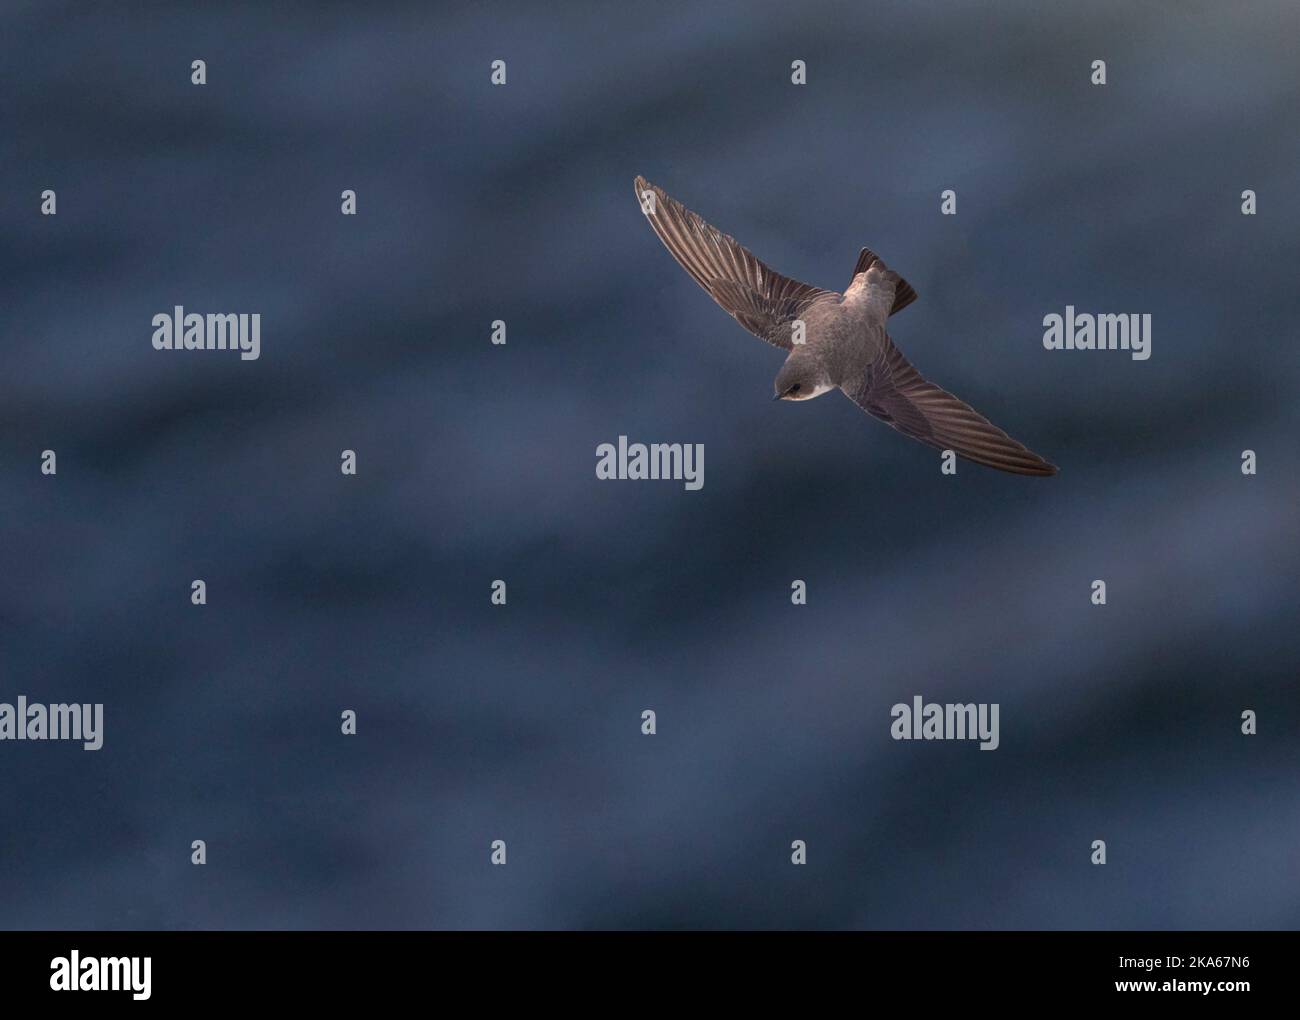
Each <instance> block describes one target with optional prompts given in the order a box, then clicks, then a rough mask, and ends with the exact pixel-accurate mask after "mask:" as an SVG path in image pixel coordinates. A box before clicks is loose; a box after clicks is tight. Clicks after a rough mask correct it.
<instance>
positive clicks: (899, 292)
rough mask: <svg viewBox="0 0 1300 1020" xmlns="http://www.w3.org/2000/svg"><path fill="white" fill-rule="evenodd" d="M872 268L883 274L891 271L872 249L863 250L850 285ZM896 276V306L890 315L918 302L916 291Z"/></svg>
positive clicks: (890, 311) (895, 274)
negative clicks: (876, 267)
mask: <svg viewBox="0 0 1300 1020" xmlns="http://www.w3.org/2000/svg"><path fill="white" fill-rule="evenodd" d="M872 266H878V267H879V268H880V270H881V272H889V271H890V269H889V267H888V266H887V265H885V260H884V259H882V258H881V257H880V256H879V255H877V254H876V253H875V252H874V251H872V250H871V249H870V248H863V249H862V253H861V254H860V255H859V256H858V264H857V265H856V266H854V267H853V275H852V276H851V277H849V285H850V286H852V285H853V281H854V280H856V279H857V278H858V274H859V273H865V272H866V271H867V270H868V269H870V268H871V267H872ZM894 276H895V277H897V280H898V282H897V283H896V284H895V285H894V304H893V307H891V308H890V309H889V314H890V315H893V314H894V313H895V312H901V311H902V310H903V309H904V308H906V307H907V306H908V305H910V304H911V303H912V302H913V301H915V300H916V291H914V290H913V289H912V285H911V284H910V283H908V282H907V281H906V280H904V279H903V278H902V277H901V276H899V275H898V274H897V273H894Z"/></svg>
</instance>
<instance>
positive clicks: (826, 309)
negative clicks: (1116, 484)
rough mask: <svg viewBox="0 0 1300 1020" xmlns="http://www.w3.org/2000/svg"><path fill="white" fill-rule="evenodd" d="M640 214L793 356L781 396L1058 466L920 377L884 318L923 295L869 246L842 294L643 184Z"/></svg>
mask: <svg viewBox="0 0 1300 1020" xmlns="http://www.w3.org/2000/svg"><path fill="white" fill-rule="evenodd" d="M635 186H636V194H637V199H638V200H639V201H640V202H641V211H642V212H644V213H645V215H646V218H647V219H648V220H649V221H650V226H651V227H653V228H654V232H655V233H656V234H658V235H659V240H661V241H663V243H664V246H665V247H667V249H668V250H669V251H670V252H671V253H672V255H673V258H675V259H676V260H677V261H678V262H679V263H680V264H681V267H682V268H683V269H685V270H686V271H687V272H688V273H690V275H691V278H692V279H694V280H695V282H696V283H698V284H699V285H700V286H701V287H703V288H704V290H705V291H706V292H707V293H708V295H709V296H710V297H711V298H713V300H714V301H716V302H717V303H718V304H719V305H721V306H722V307H723V308H724V309H725V310H726V311H727V312H729V313H730V314H731V315H732V316H733V317H734V318H735V319H736V321H737V322H739V323H740V324H741V325H742V326H744V327H745V328H746V329H747V330H749V331H750V332H751V333H753V334H754V335H755V336H756V337H758V338H759V339H760V340H766V341H767V342H768V343H769V344H772V346H774V347H780V348H781V349H782V350H784V351H788V352H789V356H788V357H787V358H786V360H785V364H784V365H782V366H781V371H780V372H778V373H777V376H776V384H775V388H776V392H775V395H774V398H775V399H778V400H811V399H812V398H813V397H819V396H821V395H822V394H823V393H826V392H828V391H830V390H833V389H839V390H841V391H842V392H843V393H844V394H845V395H846V396H847V397H848V398H849V399H850V400H852V401H853V402H854V403H855V404H857V405H858V406H859V407H860V408H862V410H864V411H866V412H867V413H868V414H870V415H873V416H874V417H876V418H879V419H880V420H881V421H883V422H885V423H886V424H888V425H892V426H893V427H894V428H896V429H897V430H898V431H899V432H901V433H903V435H905V436H911V437H912V438H913V439H919V440H920V441H921V442H923V443H927V444H928V445H930V446H933V447H934V448H935V449H938V450H952V451H953V452H954V453H956V454H957V455H959V456H961V457H965V458H966V459H967V460H973V461H975V462H976V463H978V464H986V465H988V466H989V467H994V468H998V469H999V470H1001V471H1010V472H1013V473H1015V474H1021V475H1054V474H1056V471H1057V469H1056V467H1055V466H1054V465H1052V464H1049V463H1048V462H1047V461H1045V460H1044V459H1043V458H1042V457H1040V456H1038V454H1036V453H1034V452H1033V451H1031V450H1029V449H1027V448H1026V447H1025V446H1023V445H1022V444H1020V443H1018V442H1016V441H1015V440H1014V439H1012V438H1011V437H1010V436H1009V435H1007V434H1006V433H1005V432H1003V431H1002V430H1001V429H1000V428H998V427H997V426H996V425H994V424H992V423H991V422H990V421H989V420H988V419H987V418H985V417H984V416H983V415H981V414H979V413H978V412H977V411H975V410H974V409H973V408H972V407H971V406H970V405H969V404H967V403H964V402H963V401H961V400H958V399H957V398H956V397H954V396H953V395H952V394H951V393H949V392H948V391H947V390H943V389H940V388H939V387H938V386H936V385H934V383H932V382H928V381H927V380H926V379H924V378H922V376H921V373H919V372H918V371H917V370H916V369H915V368H913V367H912V365H911V363H910V362H909V361H908V360H907V359H906V358H904V357H903V355H902V352H900V351H899V349H898V348H897V347H895V346H894V342H893V341H892V340H891V339H890V338H889V334H888V333H886V332H885V320H886V319H887V318H889V316H891V315H893V314H894V313H895V312H897V311H900V310H902V309H903V308H906V307H907V306H908V305H909V304H911V303H912V302H913V301H915V300H916V291H914V290H913V289H912V288H911V286H910V285H909V284H908V283H907V281H906V280H904V279H903V278H902V277H900V276H899V275H898V274H897V273H895V272H894V271H893V270H891V269H890V268H889V267H888V266H886V265H885V263H884V262H883V261H882V260H881V259H880V257H879V256H877V255H876V254H875V253H873V252H872V251H871V250H870V249H868V248H863V249H862V253H861V254H860V255H859V256H858V263H857V265H856V266H854V267H853V277H852V279H851V280H850V281H849V286H848V288H847V289H846V290H845V291H844V293H843V294H841V293H839V292H837V291H833V290H822V289H821V288H820V287H813V286H811V285H810V284H807V283H800V282H799V281H798V280H791V279H790V278H789V277H786V276H782V275H781V274H780V273H777V272H774V271H773V270H772V269H769V268H768V267H767V266H766V265H764V264H763V263H762V262H760V261H759V260H758V259H756V258H755V257H754V256H753V255H752V254H750V253H749V252H748V251H747V250H746V249H745V248H744V247H742V246H741V245H740V244H739V242H737V241H736V239H735V238H734V237H729V236H728V235H726V234H724V233H722V231H720V230H718V229H717V228H716V227H713V226H710V225H709V224H708V223H706V222H705V221H704V220H703V219H701V218H700V217H699V216H698V215H696V214H695V213H693V212H691V210H689V209H687V208H686V207H685V206H684V205H682V204H681V203H680V202H678V201H677V200H676V199H674V198H672V197H670V196H669V195H668V193H667V192H665V191H664V190H663V189H662V188H660V187H658V186H656V185H654V184H651V183H650V182H649V181H647V180H646V179H645V178H644V177H638V178H637V179H636V181H635Z"/></svg>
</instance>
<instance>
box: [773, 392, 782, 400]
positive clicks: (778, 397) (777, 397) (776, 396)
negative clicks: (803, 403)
mask: <svg viewBox="0 0 1300 1020" xmlns="http://www.w3.org/2000/svg"><path fill="white" fill-rule="evenodd" d="M784 396H785V394H784V393H777V394H776V395H775V396H773V397H772V399H773V400H780V399H781V398H782V397H784Z"/></svg>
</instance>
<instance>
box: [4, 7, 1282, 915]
mask: <svg viewBox="0 0 1300 1020" xmlns="http://www.w3.org/2000/svg"><path fill="white" fill-rule="evenodd" d="M1000 6H1001V9H1000V10H998V11H993V10H990V9H989V7H990V5H986V4H982V3H979V4H974V3H973V4H953V5H931V4H916V3H895V4H862V3H851V4H839V5H830V4H815V3H814V4H798V5H791V4H777V3H767V4H754V3H734V4H709V5H674V4H669V5H660V6H656V7H652V8H646V7H639V6H622V5H614V4H600V5H598V4H569V5H567V6H565V5H553V4H546V5H538V4H519V5H511V4H488V3H483V4H454V5H431V4H408V5H383V4H366V5H360V4H355V5H343V4H337V5H327V6H324V7H323V8H319V9H318V8H317V7H316V6H315V5H312V6H307V7H302V8H293V7H289V6H287V5H274V6H271V5H261V4H250V5H247V6H242V7H232V8H229V9H227V10H222V11H218V10H208V11H199V10H197V9H195V10H187V9H185V8H172V7H156V8H155V7H148V8H144V7H141V8H138V9H134V10H118V11H110V10H108V9H103V10H98V9H92V8H90V7H89V6H88V5H82V4H54V3H39V4H19V5H16V6H15V5H13V4H10V5H8V8H7V11H6V13H5V14H4V17H3V23H2V25H0V27H2V28H3V36H2V39H3V42H0V47H2V48H3V52H4V59H3V61H0V97H2V98H0V159H2V162H0V226H2V227H3V229H0V342H2V344H3V348H2V349H3V357H4V370H3V372H2V373H0V520H2V521H3V528H2V530H0V701H6V702H12V701H13V700H14V699H15V698H16V697H17V696H18V695H20V694H25V695H27V696H28V698H29V699H31V700H33V701H45V702H68V701H78V702H83V701H84V702H102V703H103V704H104V713H105V735H104V747H103V749H102V750H100V751H97V752H86V751H82V750H80V749H79V747H77V746H74V745H69V744H66V743H56V742H46V743H16V742H8V741H5V742H0V769H2V770H3V772H2V775H3V794H0V875H3V880H2V881H0V925H3V926H4V927H9V928H31V927H65V926H72V927H92V928H98V927H131V928H134V927H150V928H152V927H165V928H171V927H181V928H188V927H204V928H206V927H252V928H263V927H399V928H404V927H467V926H468V927H495V926H506V927H584V926H595V927H624V926H629V927H647V926H671V927H698V926H708V927H790V926H797V927H879V928H950V927H953V928H986V927H1031V928H1058V927H1071V928H1074V927H1082V928H1093V927H1100V928H1130V927H1149V928H1163V927H1208V926H1218V927H1222V926H1226V927H1232V928H1253V927H1294V926H1295V925H1296V924H1297V923H1298V922H1300V891H1297V890H1300V864H1298V863H1297V862H1298V861H1300V857H1297V854H1296V845H1297V842H1298V841H1300V792H1298V791H1300V786H1298V784H1297V769H1298V767H1300V742H1298V741H1300V707H1298V706H1297V693H1298V683H1297V664H1298V663H1300V628H1298V627H1297V626H1296V615H1297V576H1298V575H1300V542H1297V539H1298V538H1300V527H1298V525H1297V501H1298V499H1300V474H1298V472H1297V434H1300V428H1298V426H1300V410H1297V408H1298V407H1300V402H1298V401H1297V399H1296V393H1297V387H1298V385H1300V336H1298V335H1297V322H1298V321H1300V299H1298V298H1297V288H1296V282H1295V280H1296V269H1297V257H1298V256H1300V242H1298V241H1297V232H1296V223H1297V221H1298V216H1297V214H1298V213H1300V201H1298V200H1297V195H1296V186H1295V181H1296V167H1297V165H1300V134H1298V132H1297V118H1296V114H1295V111H1296V109H1297V108H1298V103H1300V71H1297V65H1296V62H1295V59H1294V51H1293V45H1294V39H1295V37H1296V33H1297V29H1298V28H1300V13H1298V12H1297V9H1296V8H1295V6H1294V4H1291V3H1285V2H1284V3H1262V4H1255V5H1250V6H1249V7H1248V8H1238V7H1234V6H1232V5H1219V4H1201V3H1167V4H1147V5H1136V6H1135V5H1132V4H1118V3H1117V4H1102V5H1085V6H1084V7H1081V8H1080V9H1077V10H1076V9H1075V7H1074V6H1073V5H1068V6H1067V5H1053V6H1054V7H1059V8H1060V9H1059V10H1054V11H1048V10H1044V9H1043V7H1042V5H1039V4H1032V3H1023V4H1012V5H1000ZM1094 8H1095V9H1094ZM197 58H202V59H204V60H206V61H207V66H208V84H207V85H206V86H203V87H196V86H194V85H192V84H191V83H190V63H191V61H192V60H194V59H197ZM498 58H500V59H504V60H506V61H507V82H508V83H507V85H506V86H505V87H493V86H492V85H491V84H490V83H489V65H490V63H491V61H492V60H494V59H498ZM794 59H802V60H805V61H806V62H807V65H808V84H807V85H806V86H805V87H802V88H800V87H795V86H793V85H791V84H790V63H791V61H792V60H794ZM1094 59H1105V60H1106V61H1107V65H1108V79H1109V83H1108V84H1107V85H1106V86H1105V87H1095V86H1093V85H1091V84H1090V83H1089V75H1090V65H1091V62H1092V61H1093V60H1094ZM638 173H642V174H645V175H646V176H647V177H648V178H650V179H651V180H653V181H655V182H656V183H658V184H661V185H663V186H664V187H665V188H666V189H667V190H668V191H669V192H670V193H672V194H674V195H676V196H677V197H678V198H680V199H681V200H683V201H685V202H686V203H687V204H688V205H690V206H691V207H692V208H695V209H697V210H698V211H699V212H701V213H702V214H703V215H705V216H706V217H707V218H709V219H710V220H711V221H712V222H714V223H715V224H717V225H718V226H719V227H721V228H722V229H724V230H726V231H728V232H730V233H733V234H735V235H736V236H737V237H739V238H740V239H741V240H742V241H744V242H745V243H746V244H747V245H748V246H750V247H751V248H752V249H753V250H754V251H755V252H756V253H757V254H758V255H759V256H760V257H761V258H764V259H766V260H767V261H769V262H770V263H772V264H773V265H774V266H775V267H776V268H777V269H779V270H781V271H783V272H786V273H788V274H790V275H793V276H796V277H798V278H800V279H803V280H807V281H809V282H812V283H816V284H818V285H821V286H825V287H832V288H840V287H842V286H844V285H845V284H847V282H848V276H849V273H850V271H851V269H852V267H853V264H854V260H855V258H856V256H857V252H858V249H859V248H860V247H861V246H863V245H868V246H870V247H872V248H873V249H875V250H876V251H878V252H879V253H880V254H881V255H882V256H883V257H884V258H885V259H886V260H887V261H889V263H890V264H891V265H892V266H893V267H895V268H897V269H898V270H899V271H900V272H901V273H902V274H903V276H905V277H906V278H907V279H908V280H909V281H910V282H911V283H912V284H913V285H914V286H915V287H916V289H917V291H918V292H919V293H920V300H919V301H918V302H917V303H916V304H915V305H913V306H912V307H910V308H908V309H907V310H906V311H905V312H903V313H902V314H900V316H899V317H898V318H897V319H895V320H894V321H893V323H892V332H893V335H894V338H895V339H896V341H897V342H898V344H899V345H900V346H901V347H902V348H903V350H904V351H906V352H907V354H908V356H909V357H910V358H911V359H912V360H913V362H914V363H915V364H916V365H917V366H918V367H919V368H920V369H921V371H922V372H924V373H926V374H927V375H930V376H932V377H933V378H935V379H936V381H938V382H939V383H941V384H942V385H944V386H946V387H948V388H950V389H952V390H953V391H954V392H956V393H957V394H959V395H960V396H962V397H964V398H965V399H967V400H969V401H970V402H971V403H972V404H974V405H975V406H976V407H977V408H979V409H980V410H982V411H984V412H985V413H986V414H988V415H989V417H990V418H992V419H993V420H994V421H995V422H996V423H997V424H999V425H1001V426H1003V427H1005V428H1006V429H1007V430H1008V431H1010V432H1011V433H1012V434H1013V435H1015V436H1016V437H1017V438H1020V439H1022V440H1023V441H1025V442H1026V443H1027V444H1028V445H1030V446H1031V447H1033V448H1034V449H1035V450H1038V451H1040V452H1041V453H1042V454H1043V455H1044V456H1046V457H1047V458H1048V459H1050V460H1052V461H1053V462H1054V463H1057V464H1059V465H1060V466H1061V469H1062V470H1061V474H1060V475H1059V476H1058V477H1056V478H1052V479H1025V478H1017V477H1012V476H1008V475H1003V474H1000V473H997V472H993V471H989V470H985V469H981V468H979V467H977V466H974V465H969V464H965V463H963V464H962V465H961V467H960V468H959V471H958V474H957V475H956V476H955V477H944V476H942V475H941V474H940V472H939V469H938V459H937V455H936V454H935V453H934V452H933V451H930V450H929V449H927V448H925V447H922V446H920V445H919V444H915V443H912V442H910V441H908V440H906V439H904V438H902V437H900V436H898V435H896V434H895V433H893V432H892V431H891V430H889V429H888V428H886V427H885V426H883V425H881V424H879V423H876V422H873V421H871V420H870V419H868V418H866V417H865V416H863V415H862V414H861V412H859V411H858V410H857V409H856V408H855V407H853V406H852V405H851V404H850V403H849V402H848V401H847V400H844V399H843V398H841V397H839V396H838V395H834V396H827V397H825V398H824V399H822V400H819V401H816V402H813V403H809V404H802V405H794V404H773V403H772V401H771V399H770V396H771V381H772V378H773V376H774V375H775V373H776V371H777V368H778V367H779V365H780V353H779V352H777V351H774V350H772V349H770V348H767V347H765V346H764V345H763V344H761V343H759V342H758V341H756V340H754V339H753V338H752V337H749V336H748V335H747V334H745V333H744V331H743V330H742V329H741V328H740V327H739V326H738V325H736V324H735V323H734V322H733V321H731V320H730V319H729V318H728V317H727V316H726V315H724V314H723V313H722V312H721V311H720V310H718V309H717V308H716V307H715V306H714V305H713V303H712V302H711V301H710V300H709V299H708V298H707V296H705V295H704V294H703V293H702V292H701V291H700V290H699V289H698V288H697V287H696V286H695V284H694V283H692V282H691V280H690V279H689V278H688V277H687V276H686V275H685V274H684V273H683V272H681V270H680V269H679V268H678V267H677V266H676V265H675V264H674V263H673V261H672V260H671V258H670V257H669V256H668V254H667V253H666V252H665V251H664V250H663V249H662V246H661V245H660V244H659V242H658V241H657V240H656V239H655V237H654V236H653V234H652V233H651V231H650V230H649V229H648V228H647V226H646V224H645V223H644V220H643V217H642V215H641V213H640V211H639V209H638V207H637V204H636V202H635V199H634V197H633V194H632V184H631V182H632V178H633V177H634V175H636V174H638ZM47 188H49V189H54V190H55V191H56V192H57V195H58V199H57V201H58V212H57V215H56V216H53V217H47V216H41V215H40V214H39V207H40V194H41V192H42V191H43V190H45V189H47ZM345 188H347V189H354V190H355V191H356V193H357V196H358V215H357V216H355V217H345V216H342V215H340V212H339V204H340V197H339V196H340V193H341V191H342V190H343V189H345ZM944 189H952V190H954V191H956V193H957V196H958V212H957V215H956V216H952V217H948V216H941V215H940V213H939V194H940V192H941V191H943V190H944ZM1245 189H1252V190H1254V191H1255V192H1256V193H1257V195H1258V209H1259V211H1258V214H1257V215H1255V216H1253V217H1251V216H1243V215H1241V212H1240V205H1241V199H1240V195H1241V192H1242V191H1243V190H1245ZM177 304H181V305H184V306H186V308H188V309H191V310H195V311H203V312H209V311H210V312H258V313H260V314H261V316H262V352H261V357H260V358H259V359H258V360H256V361H247V362H245V361H240V360H239V358H238V357H237V356H234V355H231V354H229V353H222V352H187V353H175V352H159V351H155V350H154V349H153V348H152V347H151V345H150V336H151V332H152V329H151V325H150V320H151V318H152V316H153V315H154V314H155V313H158V312H161V311H169V310H170V309H171V308H172V307H173V306H174V305H177ZM1067 304H1073V305H1075V306H1076V307H1077V308H1078V309H1080V310H1081V311H1091V312H1135V313H1149V314H1150V315H1151V316H1152V321H1153V338H1152V357H1151V359H1150V360H1149V361H1146V362H1137V361H1133V360H1132V359H1131V358H1129V357H1128V355H1127V354H1123V353H1120V352H1091V353H1089V352H1049V351H1046V350H1044V349H1043V346H1042V342H1041V337H1042V332H1043V327H1042V318H1043V316H1044V315H1046V314H1049V313H1052V312H1056V313H1061V312H1063V311H1064V308H1065V306H1066V305H1067ZM496 319H502V320H505V321H506V322H507V324H508V342H507V343H506V345H505V346H493V345H492V344H491V343H490V342H489V333H490V328H491V323H492V321H493V320H496ZM620 434H625V435H628V436H629V437H631V438H632V439H633V440H637V441H642V442H689V443H703V444H704V446H705V449H706V458H705V485H704V487H703V489H702V490H700V491H698V492H688V491H685V490H684V488H683V487H682V486H681V485H680V484H678V483H673V482H632V481H624V482H610V481H603V482H602V481H598V480H597V479H596V477H595V471H594V468H595V448H596V446H597V445H598V444H600V443H603V442H613V441H616V440H617V437H618V436H619V435H620ZM45 449H53V450H55V451H56V453H57V457H58V474H57V475H56V476H54V477H48V476H43V475H42V474H41V473H40V455H41V451H42V450H45ZM344 449H353V450H356V451H357V454H358V473H357V475H356V476H355V477H345V476H343V475H342V474H341V473H340V470H339V462H340V452H341V451H342V450H344ZM1244 449H1252V450H1254V451H1256V454H1257V456H1258V464H1259V470H1258V474H1257V475H1255V476H1254V477H1246V476H1243V475H1242V473H1241V471H1240V467H1239V465H1240V460H1241V452H1242V451H1243V450H1244ZM195 578H202V579H204V580H205V581H206V582H207V585H208V604H207V605H206V606H202V607H196V606H193V605H191V604H190V599H189V596H190V582H191V581H192V580H193V579H195ZM498 578H500V579H504V580H506V581H507V583H508V586H509V587H508V604H507V605H506V606H504V607H500V606H493V605H491V603H490V600H489V596H490V590H491V584H492V581H493V580H495V579H498ZM795 578H799V579H803V580H805V581H806V582H807V585H808V591H809V595H808V604H807V605H806V606H802V607H795V606H792V605H791V604H790V599H789V592H790V584H791V581H792V580H793V579H795ZM1098 578H1100V579H1104V580H1106V582H1107V585H1108V604H1107V605H1106V606H1104V607H1099V606H1094V605H1092V604H1091V603H1090V601H1089V592H1090V587H1089V586H1090V584H1091V582H1092V581H1093V580H1094V579H1098ZM917 694H920V695H922V696H924V697H925V698H926V699H928V700H932V701H940V702H990V703H998V704H999V705H1000V706H1001V733H1000V740H1001V743H1000V747H999V748H998V750H996V751H995V752H981V751H979V750H978V749H977V748H976V747H975V746H974V745H973V744H970V743H960V742H951V743H945V742H928V743H925V742H921V743H905V742H896V741H894V740H892V739H891V738H890V735H889V727H890V722H891V718H890V707H891V706H892V705H893V704H895V703H897V702H910V701H911V699H912V697H913V696H914V695H917ZM647 708H648V709H653V710H654V711H655V712H656V713H657V722H658V733H657V734H656V735H655V736H653V737H647V736H643V735H642V734H641V732H640V721H641V712H642V711H643V710H644V709H647ZM344 709H353V710H355V711H356V712H357V713H358V720H359V721H358V733H357V735H356V736H355V737H344V736H342V735H341V734H340V733H339V718H340V713H341V712H342V711H343V710H344ZM1247 709H1250V710H1253V711H1255V712H1256V713H1257V714H1258V719H1259V724H1258V727H1259V732H1258V734H1257V735H1256V736H1250V737H1248V736H1243V735H1242V734H1241V732H1240V725H1241V713H1242V712H1243V711H1245V710H1247ZM195 839H203V840H205V841H206V842H207V847H208V863H207V864H206V865H205V866H203V867H196V866H194V865H192V864H191V863H190V852H191V851H190V845H191V842H192V841H193V840H195ZM495 839H503V840H505V841H506V843H507V846H508V864H507V865H506V866H505V867H493V866H492V865H491V864H490V863H489V845H490V844H491V842H492V841H493V840H495ZM796 839H802V840H804V841H806V843H807V847H808V864H807V865H806V866H803V867H796V866H793V865H792V864H791V863H790V852H791V851H790V844H791V842H792V841H793V840H796ZM1097 839H1103V840H1105V841H1106V843H1107V856H1108V863H1107V864H1106V865H1105V866H1094V865H1092V864H1091V863H1090V862H1089V857H1090V853H1091V844H1092V842H1093V840H1097Z"/></svg>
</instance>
